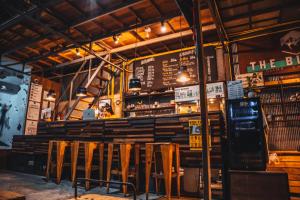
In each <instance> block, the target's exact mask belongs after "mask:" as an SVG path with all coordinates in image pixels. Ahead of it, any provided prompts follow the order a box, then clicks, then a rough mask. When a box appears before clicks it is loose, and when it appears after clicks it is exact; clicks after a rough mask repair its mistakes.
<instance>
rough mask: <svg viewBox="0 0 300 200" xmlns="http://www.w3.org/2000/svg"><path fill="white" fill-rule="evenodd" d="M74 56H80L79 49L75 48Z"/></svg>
mask: <svg viewBox="0 0 300 200" xmlns="http://www.w3.org/2000/svg"><path fill="white" fill-rule="evenodd" d="M76 55H77V56H80V51H79V49H77V48H76Z"/></svg>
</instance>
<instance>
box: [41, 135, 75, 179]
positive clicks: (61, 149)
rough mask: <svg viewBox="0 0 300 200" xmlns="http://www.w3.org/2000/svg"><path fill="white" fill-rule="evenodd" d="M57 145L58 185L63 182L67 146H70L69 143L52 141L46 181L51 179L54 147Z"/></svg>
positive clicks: (49, 149) (50, 142) (49, 146)
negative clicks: (62, 175)
mask: <svg viewBox="0 0 300 200" xmlns="http://www.w3.org/2000/svg"><path fill="white" fill-rule="evenodd" d="M54 145H56V183H57V184H59V183H60V182H61V174H62V168H63V162H64V157H65V150H66V147H67V146H70V142H69V141H63V140H50V141H49V144H48V159H47V168H46V179H47V181H49V179H50V168H51V167H52V165H53V163H52V152H53V146H54Z"/></svg>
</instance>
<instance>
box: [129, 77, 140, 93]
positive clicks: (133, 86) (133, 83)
mask: <svg viewBox="0 0 300 200" xmlns="http://www.w3.org/2000/svg"><path fill="white" fill-rule="evenodd" d="M141 89H142V84H141V80H140V79H138V78H132V79H130V81H129V90H130V91H133V92H137V91H140V90H141Z"/></svg>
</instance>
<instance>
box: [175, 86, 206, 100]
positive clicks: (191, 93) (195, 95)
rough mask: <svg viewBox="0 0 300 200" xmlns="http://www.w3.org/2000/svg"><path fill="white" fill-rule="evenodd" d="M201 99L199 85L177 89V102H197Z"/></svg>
mask: <svg viewBox="0 0 300 200" xmlns="http://www.w3.org/2000/svg"><path fill="white" fill-rule="evenodd" d="M199 99H200V88H199V85H192V86H187V87H179V88H175V102H185V101H196V100H199Z"/></svg>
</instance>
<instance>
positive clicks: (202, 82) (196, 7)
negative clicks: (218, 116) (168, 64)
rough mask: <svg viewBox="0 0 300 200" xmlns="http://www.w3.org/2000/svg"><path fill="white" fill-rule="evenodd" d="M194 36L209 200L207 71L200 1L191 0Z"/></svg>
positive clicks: (205, 182) (205, 186) (205, 192)
mask: <svg viewBox="0 0 300 200" xmlns="http://www.w3.org/2000/svg"><path fill="white" fill-rule="evenodd" d="M193 13H194V15H193V17H194V20H193V21H194V27H193V29H194V35H195V39H196V57H197V65H198V75H199V86H200V106H201V125H202V126H201V132H202V163H203V180H204V200H211V178H210V155H209V147H208V136H209V135H208V134H209V131H208V111H207V98H206V82H207V80H206V79H207V77H206V74H207V69H206V67H205V57H204V50H203V45H202V44H203V34H202V24H201V20H200V19H201V17H200V0H193Z"/></svg>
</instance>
